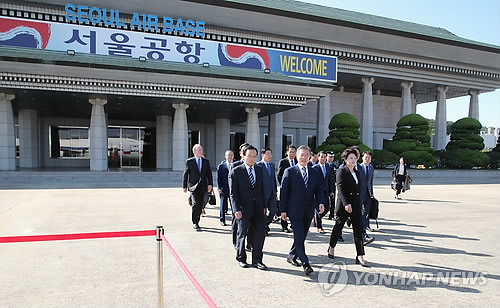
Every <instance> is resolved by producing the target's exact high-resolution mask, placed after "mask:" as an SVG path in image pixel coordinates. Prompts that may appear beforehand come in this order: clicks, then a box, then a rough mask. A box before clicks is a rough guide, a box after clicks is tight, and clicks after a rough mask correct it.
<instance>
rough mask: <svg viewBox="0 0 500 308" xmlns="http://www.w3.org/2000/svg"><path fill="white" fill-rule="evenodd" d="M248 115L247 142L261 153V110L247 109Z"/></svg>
mask: <svg viewBox="0 0 500 308" xmlns="http://www.w3.org/2000/svg"><path fill="white" fill-rule="evenodd" d="M245 111H246V112H247V113H248V115H247V131H246V135H245V139H246V140H245V141H246V142H247V143H250V144H251V145H253V146H254V147H256V148H257V151H258V152H260V128H259V112H260V109H259V108H245Z"/></svg>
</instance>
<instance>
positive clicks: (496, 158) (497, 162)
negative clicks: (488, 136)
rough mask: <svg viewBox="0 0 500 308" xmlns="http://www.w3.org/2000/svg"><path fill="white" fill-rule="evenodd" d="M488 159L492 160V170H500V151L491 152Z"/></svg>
mask: <svg viewBox="0 0 500 308" xmlns="http://www.w3.org/2000/svg"><path fill="white" fill-rule="evenodd" d="M488 157H489V158H490V165H489V167H490V168H494V169H498V168H500V151H491V152H489V153H488Z"/></svg>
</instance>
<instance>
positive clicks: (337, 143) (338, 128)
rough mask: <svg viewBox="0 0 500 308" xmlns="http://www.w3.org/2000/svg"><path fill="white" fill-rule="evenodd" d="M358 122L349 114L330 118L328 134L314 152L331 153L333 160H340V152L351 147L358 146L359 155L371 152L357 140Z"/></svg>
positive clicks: (340, 114) (339, 114)
mask: <svg viewBox="0 0 500 308" xmlns="http://www.w3.org/2000/svg"><path fill="white" fill-rule="evenodd" d="M359 127H360V125H359V122H358V120H356V118H355V117H354V116H353V115H352V114H349V113H338V114H336V115H334V116H333V117H332V119H331V120H330V124H329V125H328V128H329V129H330V133H329V135H328V137H327V138H326V140H325V141H324V142H323V143H322V144H321V145H320V146H319V147H317V148H316V151H332V152H334V153H335V159H336V160H338V159H340V155H341V154H342V152H343V151H344V150H345V149H347V148H349V147H352V146H358V147H359V148H360V151H361V153H363V152H364V151H371V150H370V148H368V147H367V146H366V145H364V144H362V143H361V141H360V140H359Z"/></svg>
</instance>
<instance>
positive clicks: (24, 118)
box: [18, 109, 38, 168]
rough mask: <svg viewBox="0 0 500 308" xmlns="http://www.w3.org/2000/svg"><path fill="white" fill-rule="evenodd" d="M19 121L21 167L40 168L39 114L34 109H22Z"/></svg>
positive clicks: (19, 113)
mask: <svg viewBox="0 0 500 308" xmlns="http://www.w3.org/2000/svg"><path fill="white" fill-rule="evenodd" d="M18 115H19V117H18V120H19V166H20V167H21V168H38V113H37V111H36V110H33V109H21V110H19V112H18Z"/></svg>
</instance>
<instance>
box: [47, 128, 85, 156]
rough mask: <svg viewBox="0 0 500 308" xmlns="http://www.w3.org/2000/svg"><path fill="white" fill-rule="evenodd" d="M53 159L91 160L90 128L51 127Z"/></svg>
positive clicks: (51, 154)
mask: <svg viewBox="0 0 500 308" xmlns="http://www.w3.org/2000/svg"><path fill="white" fill-rule="evenodd" d="M49 130H50V131H49V135H50V157H51V158H84V159H89V158H90V155H89V129H88V127H68V126H50V127H49Z"/></svg>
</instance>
